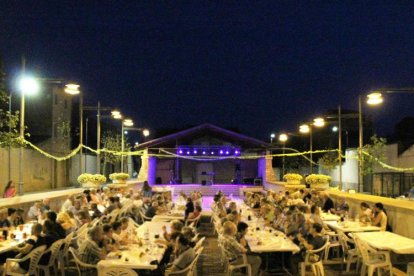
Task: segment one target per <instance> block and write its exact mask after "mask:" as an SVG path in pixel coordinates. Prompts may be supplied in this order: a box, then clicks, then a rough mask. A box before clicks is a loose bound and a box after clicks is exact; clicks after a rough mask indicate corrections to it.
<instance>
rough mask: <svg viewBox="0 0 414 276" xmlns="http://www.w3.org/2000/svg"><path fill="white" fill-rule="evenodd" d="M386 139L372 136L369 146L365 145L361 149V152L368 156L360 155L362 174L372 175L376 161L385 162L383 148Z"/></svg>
mask: <svg viewBox="0 0 414 276" xmlns="http://www.w3.org/2000/svg"><path fill="white" fill-rule="evenodd" d="M386 143H387V139H385V138H381V137H378V136H377V135H374V136H372V137H371V144H367V145H365V146H364V147H363V151H364V152H366V153H368V154H363V155H362V160H363V166H362V174H363V175H367V174H372V173H373V172H374V168H375V164H376V163H377V162H378V161H381V162H385V161H386V156H385V146H386Z"/></svg>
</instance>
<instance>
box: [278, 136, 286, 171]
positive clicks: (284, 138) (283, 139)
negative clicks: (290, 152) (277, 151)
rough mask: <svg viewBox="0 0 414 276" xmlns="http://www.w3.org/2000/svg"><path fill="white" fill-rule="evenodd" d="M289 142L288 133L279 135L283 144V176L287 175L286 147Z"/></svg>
mask: <svg viewBox="0 0 414 276" xmlns="http://www.w3.org/2000/svg"><path fill="white" fill-rule="evenodd" d="M287 140H288V135H287V134H286V133H281V134H280V135H279V142H281V143H282V145H283V148H282V154H283V156H282V160H283V161H282V176H283V175H285V146H286V141H287Z"/></svg>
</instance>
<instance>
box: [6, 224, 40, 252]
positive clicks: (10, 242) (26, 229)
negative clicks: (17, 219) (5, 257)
mask: <svg viewBox="0 0 414 276" xmlns="http://www.w3.org/2000/svg"><path fill="white" fill-rule="evenodd" d="M32 226H33V223H28V224H25V225H23V229H22V231H20V227H16V228H15V229H14V230H12V231H9V233H8V237H7V240H3V241H1V242H0V253H3V252H6V251H10V250H11V249H12V248H13V247H15V246H17V245H18V244H19V243H21V242H23V241H24V240H27V239H28V238H29V237H30V236H31V232H32ZM0 231H2V230H1V229H0ZM10 232H11V233H13V234H14V235H15V238H14V239H11V238H10ZM24 234H26V238H24V237H23V236H24Z"/></svg>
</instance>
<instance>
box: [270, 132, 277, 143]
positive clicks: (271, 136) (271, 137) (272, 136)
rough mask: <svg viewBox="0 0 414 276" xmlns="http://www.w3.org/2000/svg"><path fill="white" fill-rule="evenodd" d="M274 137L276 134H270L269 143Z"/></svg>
mask: <svg viewBox="0 0 414 276" xmlns="http://www.w3.org/2000/svg"><path fill="white" fill-rule="evenodd" d="M275 137H276V134H274V133H271V134H270V144H271V143H273V139H275Z"/></svg>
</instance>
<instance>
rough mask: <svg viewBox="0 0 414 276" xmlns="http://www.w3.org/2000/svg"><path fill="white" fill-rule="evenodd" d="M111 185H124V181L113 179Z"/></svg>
mask: <svg viewBox="0 0 414 276" xmlns="http://www.w3.org/2000/svg"><path fill="white" fill-rule="evenodd" d="M112 183H113V184H126V180H124V179H114V180H112Z"/></svg>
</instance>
